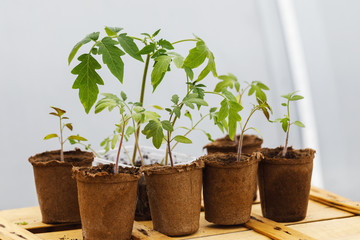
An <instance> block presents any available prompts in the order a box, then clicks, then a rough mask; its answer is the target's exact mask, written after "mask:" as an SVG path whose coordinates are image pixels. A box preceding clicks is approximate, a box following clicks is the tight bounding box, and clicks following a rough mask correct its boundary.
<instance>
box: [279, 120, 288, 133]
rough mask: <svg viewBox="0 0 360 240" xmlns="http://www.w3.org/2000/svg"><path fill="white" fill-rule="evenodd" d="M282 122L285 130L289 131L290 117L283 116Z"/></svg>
mask: <svg viewBox="0 0 360 240" xmlns="http://www.w3.org/2000/svg"><path fill="white" fill-rule="evenodd" d="M280 122H281V123H282V124H281V127H282V129H283V130H284V132H287V130H288V126H289V119H288V118H283V119H281V120H280Z"/></svg>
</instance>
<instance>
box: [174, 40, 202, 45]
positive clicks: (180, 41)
mask: <svg viewBox="0 0 360 240" xmlns="http://www.w3.org/2000/svg"><path fill="white" fill-rule="evenodd" d="M197 41H199V40H198V39H183V40H179V41H176V42H173V43H171V44H173V45H174V44H177V43H182V42H197Z"/></svg>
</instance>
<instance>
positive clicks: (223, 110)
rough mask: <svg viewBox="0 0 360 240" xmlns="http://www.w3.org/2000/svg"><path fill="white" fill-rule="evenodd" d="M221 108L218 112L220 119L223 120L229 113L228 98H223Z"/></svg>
mask: <svg viewBox="0 0 360 240" xmlns="http://www.w3.org/2000/svg"><path fill="white" fill-rule="evenodd" d="M220 106H221V107H220V109H219V114H218V121H219V122H221V121H222V120H224V119H225V118H226V117H227V116H228V114H229V103H228V101H227V100H226V99H224V100H222V101H221V103H220Z"/></svg>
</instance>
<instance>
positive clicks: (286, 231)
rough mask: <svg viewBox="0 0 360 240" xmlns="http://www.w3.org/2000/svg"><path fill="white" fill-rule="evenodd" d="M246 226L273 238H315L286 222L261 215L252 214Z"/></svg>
mask: <svg viewBox="0 0 360 240" xmlns="http://www.w3.org/2000/svg"><path fill="white" fill-rule="evenodd" d="M245 225H246V227H248V228H251V229H253V230H254V231H256V232H258V233H261V234H263V235H265V236H268V237H270V238H271V239H276V240H282V239H288V240H315V238H312V237H310V236H307V235H306V234H303V233H301V232H299V231H296V230H294V229H291V228H289V227H287V226H285V225H284V224H281V223H277V222H274V221H271V220H269V219H267V218H264V217H262V216H260V215H256V214H252V216H251V219H250V221H249V222H247V223H245Z"/></svg>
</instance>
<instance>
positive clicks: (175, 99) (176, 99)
mask: <svg viewBox="0 0 360 240" xmlns="http://www.w3.org/2000/svg"><path fill="white" fill-rule="evenodd" d="M171 101H172V102H173V103H174V104H178V102H179V96H178V95H177V94H174V95H172V97H171Z"/></svg>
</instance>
